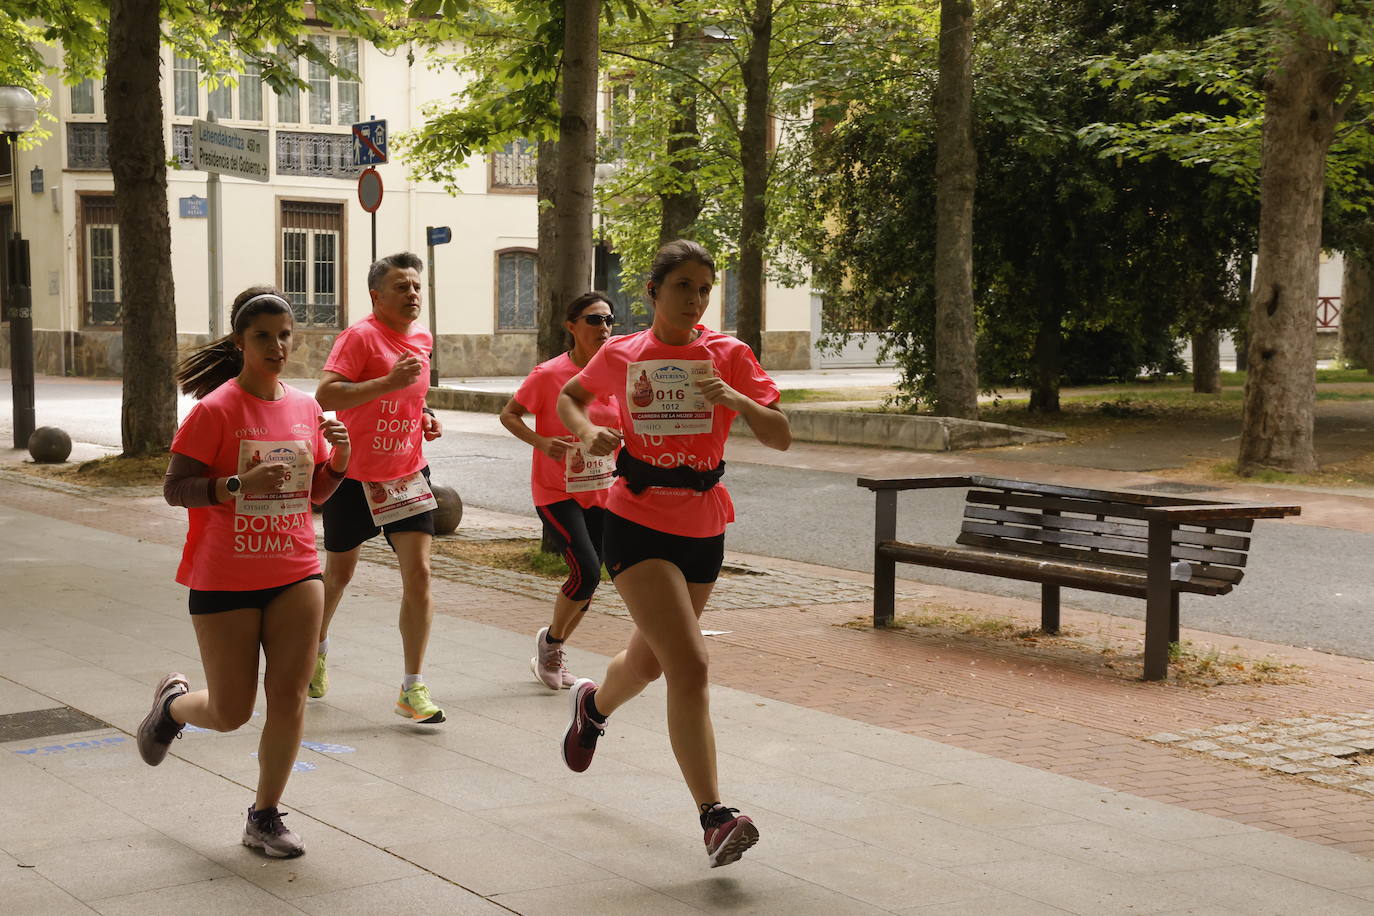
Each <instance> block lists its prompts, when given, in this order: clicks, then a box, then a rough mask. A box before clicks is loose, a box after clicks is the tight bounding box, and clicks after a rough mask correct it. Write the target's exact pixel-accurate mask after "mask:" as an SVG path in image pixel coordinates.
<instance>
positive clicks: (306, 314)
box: [281, 200, 344, 328]
mask: <svg viewBox="0 0 1374 916" xmlns="http://www.w3.org/2000/svg"><path fill="white" fill-rule="evenodd" d="M343 228H344V223H343V204H336V203H324V202H316V201H293V200H284V201H282V204H281V289H282V292H284V293H285V294H286V298H287V299H288V300H290V302H291V308H292V310H293V311H294V312H295V319H296V324H297V325H299V326H301V327H311V328H337V327H340V320H341V318H342V317H343V301H342V299H341V291H340V284H339V274H340V271H341V269H342V256H343V255H342V252H343Z"/></svg>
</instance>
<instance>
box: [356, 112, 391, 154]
mask: <svg viewBox="0 0 1374 916" xmlns="http://www.w3.org/2000/svg"><path fill="white" fill-rule="evenodd" d="M386 161H387V156H386V120H385V119H382V120H375V121H363V122H361V123H359V124H354V125H353V164H354V165H381V164H382V163H384V162H386Z"/></svg>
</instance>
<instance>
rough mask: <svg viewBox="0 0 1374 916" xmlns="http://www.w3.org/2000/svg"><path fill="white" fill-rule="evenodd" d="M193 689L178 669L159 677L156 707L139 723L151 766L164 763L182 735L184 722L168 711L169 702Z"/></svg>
mask: <svg viewBox="0 0 1374 916" xmlns="http://www.w3.org/2000/svg"><path fill="white" fill-rule="evenodd" d="M190 689H191V688H190V685H189V684H187V682H186V675H184V674H179V673H177V672H175V671H173V672H172V673H171V674H169V675H167V676H166V677H164V678H163V679H162V680H160V681H158V683H157V688H156V689H155V690H154V691H153V707H152V709H149V710H148V714H147V715H146V716H144V717H143V721H142V722H140V723H139V725H138V753H139V756H140V757H142V758H143V762H144V763H146V764H148V766H150V767H155V766H157V765H158V764H159V763H161V762H162V761H163V760H164V759H165V758H166V757H167V748H168V747H170V746H171V744H172V739H173V738H180V737H181V729H182V725H181V723H180V722H178V721H176V720H175V719H173V718H172V717H171V716H170V715H168V714H167V703H168V701H169V700H171V699H172V698H173V697H179V696H181V695H182V694H183V693H186V692H187V691H188V690H190Z"/></svg>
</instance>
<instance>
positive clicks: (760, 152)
mask: <svg viewBox="0 0 1374 916" xmlns="http://www.w3.org/2000/svg"><path fill="white" fill-rule="evenodd" d="M749 35H750V38H749V52H748V54H746V55H745V58H744V66H743V68H742V71H741V76H742V78H743V81H744V119H743V124H742V126H741V129H740V166H741V169H742V171H743V178H744V201H743V206H742V208H741V212H740V236H739V314H738V316H737V317H736V325H735V333H736V336H738V337H739V339H740V340H742V341H744V342H745V343H746V344H748V345H749V348H750V349H751V350H753V351H754V355H755V356H757V357H759V358H760V359H762V356H763V251H764V246H765V245H766V243H767V235H768V116H769V102H770V95H771V94H770V92H769V73H768V57H769V54H770V52H771V46H772V43H773V0H754V11H753V15H752V16H751V17H750V19H749Z"/></svg>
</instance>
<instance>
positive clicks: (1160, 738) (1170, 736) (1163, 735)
mask: <svg viewBox="0 0 1374 916" xmlns="http://www.w3.org/2000/svg"><path fill="white" fill-rule="evenodd" d="M1145 740H1146V741H1154V742H1155V743H1157V744H1173V743H1175V742H1177V741H1186V740H1188V739H1186V738H1184V737H1183V736H1182V735H1175V734H1174V733H1173V732H1160V733H1159V734H1158V735H1150V736H1149V737H1148V738H1146V739H1145Z"/></svg>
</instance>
